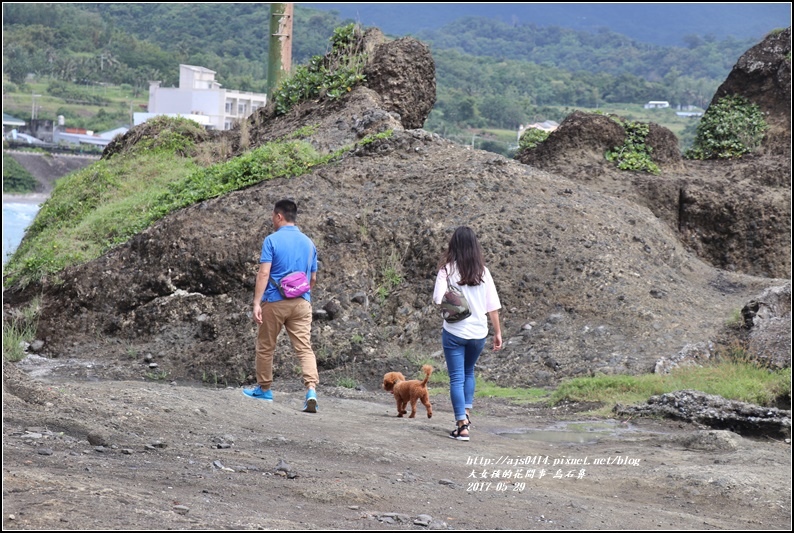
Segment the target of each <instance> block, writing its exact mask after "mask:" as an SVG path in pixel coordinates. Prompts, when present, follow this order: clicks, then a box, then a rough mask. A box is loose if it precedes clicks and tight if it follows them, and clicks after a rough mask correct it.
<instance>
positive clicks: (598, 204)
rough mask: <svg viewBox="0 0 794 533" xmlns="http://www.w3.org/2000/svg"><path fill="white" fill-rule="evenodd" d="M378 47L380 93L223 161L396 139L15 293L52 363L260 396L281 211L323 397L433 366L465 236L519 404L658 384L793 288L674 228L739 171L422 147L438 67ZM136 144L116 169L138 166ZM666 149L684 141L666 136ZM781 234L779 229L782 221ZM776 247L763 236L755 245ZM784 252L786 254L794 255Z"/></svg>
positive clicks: (505, 377)
mask: <svg viewBox="0 0 794 533" xmlns="http://www.w3.org/2000/svg"><path fill="white" fill-rule="evenodd" d="M371 46H372V53H371V57H372V58H373V63H372V64H370V65H369V66H368V67H367V68H368V72H369V76H370V78H369V85H368V86H362V87H358V88H356V89H354V90H353V91H351V92H350V93H349V94H348V95H346V96H345V97H344V98H342V99H338V100H328V99H320V100H319V101H317V102H305V103H303V104H301V105H298V106H296V107H295V108H293V109H292V110H291V111H290V112H289V113H288V114H286V115H283V116H278V117H276V116H274V115H273V114H272V112H270V111H268V110H262V111H261V112H260V113H259V114H258V115H256V116H255V117H253V118H252V119H251V120H250V121H249V122H247V123H246V124H245V125H243V126H241V128H238V129H237V130H235V131H233V132H231V133H229V134H224V135H226V137H225V138H224V139H221V140H225V141H228V144H229V145H230V146H232V150H233V152H235V153H239V152H241V151H243V150H244V149H246V148H250V147H253V146H258V145H260V144H263V143H266V142H270V141H273V140H276V139H280V138H283V137H284V136H286V135H289V134H291V133H293V132H295V131H297V130H298V129H300V128H302V127H304V126H312V127H311V128H303V129H304V130H311V131H312V133H305V134H304V135H305V136H304V137H302V138H304V139H305V140H306V141H308V142H310V143H312V145H313V146H315V148H317V149H318V150H320V151H322V152H331V151H335V150H338V149H339V148H341V147H344V146H352V145H354V144H355V143H357V142H358V141H359V140H361V139H362V138H363V137H364V136H366V135H369V134H372V133H381V132H386V131H388V130H391V131H392V132H393V134H392V135H391V136H390V137H388V138H383V139H379V140H376V141H374V142H369V143H362V144H361V145H356V146H354V148H353V149H351V150H350V151H349V152H348V153H347V154H346V155H344V156H343V157H342V158H341V159H340V160H339V161H337V162H335V163H333V164H329V165H326V166H322V167H319V168H316V169H315V170H314V171H313V172H311V173H309V174H307V175H304V176H301V177H297V178H290V179H276V180H272V181H266V182H262V183H260V184H258V185H254V186H251V187H249V188H246V189H244V190H240V191H237V192H234V193H231V194H228V195H226V196H223V197H219V198H215V199H211V200H207V201H204V202H201V203H199V204H197V205H194V206H191V207H189V208H187V209H183V210H180V211H178V212H175V213H173V214H171V215H169V216H168V217H166V218H165V219H162V220H160V221H159V222H157V223H156V224H155V225H153V226H152V227H150V228H148V229H147V230H145V231H143V232H142V233H140V234H139V235H137V236H136V237H134V238H133V239H131V240H130V241H129V242H127V243H125V244H123V245H121V246H119V247H117V248H115V249H114V250H112V251H111V252H109V253H107V254H106V255H104V256H103V257H100V258H99V259H97V260H95V261H92V262H90V263H88V264H84V265H80V266H77V267H73V268H69V269H67V270H66V271H64V272H62V273H61V275H60V276H59V278H60V280H59V282H58V283H54V282H53V283H51V282H45V283H44V284H43V285H42V286H40V287H29V288H28V289H27V290H22V289H21V288H18V287H12V288H10V289H8V290H6V291H5V294H4V302H5V303H6V305H7V306H9V309H10V308H12V307H13V308H20V307H22V306H23V305H24V304H25V302H26V301H28V300H30V299H31V298H32V297H34V296H36V295H39V294H40V295H41V296H42V312H41V316H40V319H39V333H40V339H39V340H40V344H41V345H42V346H41V348H40V350H39V351H40V353H42V354H45V355H47V356H51V357H63V358H66V357H75V358H80V359H83V360H88V361H91V367H90V369H86V370H85V372H86V373H90V374H92V375H96V374H102V375H106V376H120V377H128V376H135V375H141V374H143V373H145V372H148V371H149V365H151V364H155V363H156V364H157V365H158V369H159V370H158V371H163V372H166V373H167V374H168V375H169V376H171V377H173V378H187V379H205V380H207V379H208V380H214V381H220V382H224V381H225V382H227V383H229V384H239V383H242V382H245V381H247V380H250V379H251V372H252V370H253V346H254V333H255V327H254V325H253V323H252V321H251V316H250V313H251V303H250V302H251V296H252V294H253V287H254V279H255V274H256V270H257V266H258V265H257V261H258V257H259V250H260V246H261V242H262V239H263V238H264V237H265V236H266V235H267V234H268V233H269V232H270V230H271V228H270V224H269V217H268V214H269V213H270V211H271V210H272V206H273V204H274V202H275V201H277V200H279V199H281V198H283V197H293V198H295V199H296V201H297V202H298V205H299V209H300V216H299V220H298V225H299V226H300V227H301V229H302V230H303V231H304V232H305V233H307V234H308V235H309V236H311V237H312V238H313V239H314V241H315V242H316V243H317V246H318V250H319V259H320V271H319V276H318V285H317V286H316V288H315V289H314V291H313V295H312V297H313V306H314V309H315V319H316V320H315V324H314V327H313V344H314V347H315V349H316V351H317V355H318V361H319V364H320V367H321V369H322V372H323V374H322V375H323V378H322V379H324V380H325V379H332V377H333V376H334V375H335V373H336V374H338V375H354V376H356V377H357V378H358V379H359V380H361V381H364V382H367V383H369V384H372V386H377V385H376V384H377V383H378V381H379V380H380V377H381V376H382V374H383V372H384V371H385V370H400V371H404V373H405V371H407V372H408V373H413V372H414V371H415V370H416V368H418V366H416V365H417V361H420V360H423V359H426V358H433V357H438V354H439V353H440V328H441V318H440V316H439V314H438V311H437V309H435V307H434V306H433V304H432V302H431V293H432V288H433V282H434V277H435V268H436V263H437V260H438V259H439V257H440V254H441V252H442V250H443V249H444V247H445V246H446V243H447V240H448V238H449V236H450V235H451V232H452V230H453V229H454V228H455V227H456V226H458V225H461V224H465V225H469V226H471V227H473V228H474V229H475V231H476V232H477V234H478V235H479V237H480V239H481V241H482V244H483V246H484V248H485V250H486V254H487V257H486V259H487V263H488V265H489V267H490V268H491V271H492V272H493V275H494V279H495V281H496V285H497V288H498V290H499V293H500V296H501V300H502V305H503V309H502V311H501V316H502V322H503V332H504V337H505V341H506V349H505V350H504V351H502V352H497V353H491V352H488V351H486V352H485V353H484V355H483V357H482V358H481V360H480V370H481V372H482V374H483V377H485V378H486V379H490V380H493V381H496V382H497V383H500V384H504V385H531V384H534V385H546V384H552V383H555V382H557V381H558V380H559V379H560V378H562V377H568V376H577V375H590V374H593V373H596V372H602V373H640V372H649V371H652V370H653V368H654V366H655V364H656V361H657V360H658V359H659V358H660V357H661V356H664V355H673V354H676V353H678V352H679V351H680V350H681V349H682V347H684V346H687V345H689V344H694V343H697V342H702V341H704V340H708V339H711V338H714V337H716V336H718V335H720V334H722V333H723V331H724V323H725V321H726V320H727V319H728V318H729V317H730V316H731V314H732V313H733V312H734V311H735V310H737V309H741V308H742V306H744V305H745V303H746V302H747V301H748V300H750V299H751V298H753V297H755V296H756V295H758V294H759V293H761V291H763V290H764V289H766V288H768V287H771V286H774V285H776V284H779V283H778V282H779V280H772V279H768V277H753V276H749V275H747V274H745V273H742V272H740V271H741V270H747V271H757V272H763V273H766V274H773V273H776V272H778V271H780V270H782V267H781V264H780V263H781V260H780V259H779V257H777V256H773V257H769V256H771V252H769V250H767V249H766V248H759V250H763V252H764V255H763V257H761V256H759V257H757V258H756V262H755V263H754V264H755V265H756V268H755V269H752V268H744V269H743V268H738V267H737V268H736V269H735V270H737V271H735V272H732V271H726V270H724V269H720V268H715V267H714V266H713V265H710V264H709V263H708V262H705V261H703V260H702V259H701V258H700V257H698V256H697V255H696V254H694V253H693V252H692V250H691V248H690V247H688V245H689V246H691V245H692V240H687V235H689V233H688V232H687V231H683V230H682V229H681V228H680V227H679V223H678V222H679V221H680V220H682V218H681V215H680V214H679V210H680V209H682V205H684V206H685V204H682V203H681V201H680V199H681V197H682V195H683V196H684V197H685V198H687V197H691V196H692V194H691V193H687V194H688V196H687V194H683V193H682V192H681V191H682V189H684V190H685V191H690V190H691V189H692V188H695V187H700V188H701V189H707V188H709V187H713V184H714V182H720V183H723V182H725V183H729V182H730V180H729V179H727V178H725V177H724V176H723V174H724V170H725V166H724V164H723V163H714V166H710V165H711V163H712V162H699V163H698V167H697V168H698V169H699V170H698V174H697V176H698V178H697V180H695V179H690V178H689V177H685V174H684V172H690V171H682V170H679V167H680V165H681V164H682V163H681V162H680V161H678V159H677V158H676V157H675V154H674V152H673V151H672V150H667V151H665V150H664V149H663V148H660V150H658V152H657V154H659V156H658V157H660V162H661V163H662V165H663V167H665V168H668V167H669V168H670V169H673V170H671V172H673V171H674V172H677V173H678V174H674V175H671V176H669V177H666V176H662V177H646V176H641V177H638V176H632V175H629V176H630V177H625V176H626V175H625V174H623V175H618V174H614V175H613V174H612V171H611V170H608V169H606V167H605V166H604V165H603V164H602V163H601V162H599V161H597V157H596V156H597V154H598V153H599V151H600V150H601V148H602V147H603V146H604V145H605V144H606V143H605V142H602V141H603V139H604V138H607V137H609V141H608V142H611V140H612V137H615V138H617V136H618V131H617V130H615V128H614V127H613V124H612V123H611V122H608V121H609V119H605V120H602V118H598V119H592V120H591V119H589V118H587V117H584V118H582V117H581V115H578V114H577V115H576V116H574V117H572V118H571V120H572V121H573V120H580V119H581V120H582V127H583V128H587V126H588V125H590V124H592V125H595V126H597V128H598V132H603V133H597V132H596V133H595V134H592V133H590V134H589V135H588V132H587V131H584V132H581V131H579V132H577V133H576V134H577V135H580V137H581V141H576V142H573V141H568V145H569V146H571V147H572V148H571V149H570V150H569V151H568V153H567V155H566V157H568V158H570V159H571V160H573V161H574V162H575V161H576V160H577V159H576V158H575V157H571V155H572V154H571V151H573V152H574V153H578V152H581V153H583V154H585V155H583V156H582V157H581V158H579V160H581V161H584V160H586V161H587V164H588V165H590V168H599V169H603V173H602V174H601V175H599V174H595V178H594V179H584V174H583V173H582V172H581V170H580V169H576V172H572V174H571V175H568V174H567V172H566V171H565V168H563V167H559V168H557V169H555V170H558V173H556V174H552V173H549V172H547V171H545V170H543V169H542V168H540V167H541V166H542V165H540V164H532V165H526V164H523V163H520V162H518V161H514V160H509V159H506V158H504V157H501V156H498V155H494V154H492V153H489V152H483V151H478V150H469V149H468V148H467V147H465V146H461V145H457V144H453V143H450V142H448V141H445V140H444V139H442V138H440V137H438V136H437V135H433V134H430V133H427V132H425V131H423V130H421V129H415V128H416V127H417V126H418V125H421V123H422V122H423V121H424V119H425V118H426V116H427V113H428V112H429V109H430V107H432V101H431V100H432V91H431V88H432V87H434V84H435V80H434V77H433V72H432V69H431V68H430V67H431V62H430V58H429V55H428V54H427V49H426V48H425V47H424V46H423V45H421V43H418V42H416V41H414V40H412V39H401V40H399V41H395V42H392V43H382V44H377V43H375V42H372V43H371ZM417 55H418V59H417V60H416V61H415V68H407V66H406V68H404V69H400V68H396V67H397V66H398V59H399V58H404V59H401V60H402V61H406V62H408V63H410V62H412V61H414V59H415V57H416V56H417ZM409 87H415V88H416V91H415V92H414V93H412V92H411V91H408V90H407V88H409ZM412 99H413V100H412ZM561 131H563V132H565V131H566V128H561ZM128 135H129V134H128ZM131 139H134V135H132V136H130V137H127V140H128V141H130V142H132V141H131ZM594 139H595V141H594ZM218 140H219V139H218V138H213V139H210V140H208V141H207V142H216V141H218ZM123 142H124V141H123V140H122V142H121V144H120V145H119V146H117V151H116V152H114V153H121V152H123ZM653 142H658V143H659V145H660V146H663V145H664V144H665V143H669V142H671V140H670V136H669V135H668V134H667V133H665V132H663V131H657V132H655V134H654V141H653ZM599 143H600V144H599ZM562 144H565V143H562ZM593 146H596V148H595V149H594V148H592V147H593ZM577 150H578V152H577ZM557 161H558V163H559V160H557ZM747 168H750V167H747ZM607 175H608V176H609V179H610V180H612V181H611V182H608V180H606V179H604V178H603V176H607ZM715 175H716V176H717V177H716V178H715V177H714V176H715ZM720 180H722V181H720ZM657 182H658V183H659V184H661V185H660V186H659V191H660V192H659V193H658V194H657V196H656V197H659V198H662V197H663V196H665V195H669V196H671V198H669V203H668V202H667V201H664V202H654V201H651V199H653V198H655V197H654V196H653V194H650V192H652V191H654V190H656V189H655V187H653V184H654V183H657ZM671 183H672V184H673V185H669V184H671ZM618 188H622V189H623V190H625V191H627V192H625V193H622V192H621V191H620V190H618ZM699 190H700V189H699ZM785 190H786V189H785V188H783V187H780V194H781V195H783V194H784V192H785ZM649 191H650V192H649ZM605 192H606V193H608V194H606V193H605ZM751 192H752V191H751ZM641 193H642V194H641ZM737 194H738V192H737ZM742 198H744V201H748V199H747V198H746V197H744V196H743V197H742ZM737 199H738V196H737ZM665 200H667V198H666V197H665ZM753 201H754V202H756V204H754V206H753V208H755V209H757V202H758V200H757V199H753ZM653 206H655V208H651V207H653ZM747 210H748V211H749V210H750V208H748V209H747ZM768 212H769V211H767V213H768ZM776 213H780V214H779V215H776V216H779V217H780V219H783V213H782V208H781V210H779V211H776ZM670 217H672V218H673V219H674V221H675V223H672V222H673V221H671V220H670V219H669V218H670ZM768 218H769V217H768V216H767V219H768ZM683 220H686V219H683ZM759 222H760V221H759ZM784 222H785V220H780V224H784ZM768 231H769V225H768V220H766V221H764V222H763V223H760V224H759V227H758V231H757V233H756V234H757V235H767V232H768ZM769 238H770V240H775V242H776V244H777V245H778V246H779V247H780V242H779V239H780V234H778V233H771V232H770V233H769ZM734 239H735V241H736V242H742V243H744V242H745V240H744V239H743V238H742V237H741V236H734ZM697 242H705V241H697ZM753 242H755V241H753ZM701 254H702V252H701ZM702 255H703V256H706V255H707V254H702ZM741 257H742V258H744V256H743V255H742V256H741ZM731 260H733V259H731ZM735 262H736V264H737V265H738V266H746V265H750V262H749V260H748V261H747V262H746V263H745V262H742V261H739V260H736V261H735ZM12 314H13V313H12ZM282 342H283V343H284V344H283V345H282V346H281V348H280V349H279V350H278V352H277V359H276V371H277V375H278V376H280V377H281V378H288V377H290V376H291V372H292V367H293V364H292V355H291V350H290V349H289V348H288V346H287V344H286V339H282ZM415 366H416V368H414V367H415ZM419 366H421V365H419Z"/></svg>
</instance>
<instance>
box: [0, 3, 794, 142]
mask: <svg viewBox="0 0 794 533" xmlns="http://www.w3.org/2000/svg"><path fill="white" fill-rule="evenodd" d="M436 7H437V6H436ZM269 16H270V4H263V3H225V4H221V3H149V4H143V3H58V4H19V3H4V4H3V79H4V83H3V87H4V91H9V90H10V91H12V92H13V90H14V85H15V84H22V83H24V81H25V80H26V78H27V76H28V75H29V74H31V73H32V74H34V76H36V77H37V78H38V79H49V80H51V82H50V89H51V90H49V91H48V93H49V94H51V95H53V96H55V95H57V94H66V93H68V92H69V87H68V85H69V84H77V85H94V84H97V83H112V84H128V85H130V86H132V87H135V88H136V90H137V91H138V93H139V94H145V91H146V90H147V89H148V82H149V81H150V80H160V81H162V82H163V85H164V86H168V85H175V84H177V82H178V75H179V70H178V65H179V64H180V63H187V64H193V65H198V66H202V67H206V68H209V69H212V70H214V71H216V73H217V76H216V79H217V80H218V81H219V82H220V83H221V84H222V85H223V86H224V87H228V88H231V89H237V90H244V91H256V92H265V91H266V86H267V83H266V73H267V48H268V32H269ZM349 22H353V20H351V19H345V20H342V19H341V18H340V16H339V13H338V12H336V11H328V10H320V9H315V8H313V5H312V4H308V5H303V4H301V5H296V6H295V20H294V23H293V48H292V50H293V64H302V63H305V62H306V61H307V60H308V59H309V58H310V57H311V56H313V55H317V54H323V53H325V52H326V51H327V47H328V44H329V38H330V36H331V35H332V34H333V30H334V29H335V28H337V27H340V26H343V25H345V24H347V23H349ZM420 22H421V21H420ZM783 22H785V21H783ZM417 37H418V38H419V39H421V40H422V41H424V42H426V43H428V44H429V46H430V47H431V50H432V52H433V56H434V59H435V61H436V69H437V78H438V102H437V105H436V112H435V113H434V114H433V115H432V116H431V125H432V126H433V127H439V126H440V125H441V124H442V123H443V124H444V125H447V124H448V125H450V126H453V127H455V128H460V127H471V126H476V127H486V126H488V127H498V128H515V126H516V125H517V124H519V123H523V122H524V121H525V120H528V119H532V118H533V117H536V116H544V117H545V118H552V119H557V118H560V117H559V116H555V114H554V112H553V111H551V110H545V109H543V106H580V107H598V106H599V105H600V104H604V103H619V102H626V103H635V104H638V103H643V102H645V101H648V100H668V101H670V102H671V103H672V104H683V105H698V106H700V107H703V106H705V105H706V104H707V102H708V101H709V99H710V98H711V96H712V95H713V93H714V91H715V90H716V87H717V86H718V85H719V84H720V83H721V82H722V81H723V80H724V79H725V77H726V76H727V74H728V73H729V72H730V69H731V67H732V66H733V64H734V63H735V62H736V60H737V59H738V58H739V56H740V55H741V54H742V53H743V52H744V51H746V50H747V49H748V48H750V47H751V46H752V45H753V44H754V43H755V42H756V41H754V40H752V39H745V40H737V39H735V38H732V37H729V38H726V39H723V40H717V39H716V38H714V37H713V36H703V37H700V36H698V35H690V36H689V38H688V41H687V42H688V45H687V46H686V47H669V46H667V47H666V46H659V45H653V44H648V43H644V42H639V41H636V40H634V39H631V38H629V37H626V36H624V35H620V34H617V33H615V32H613V31H610V30H607V29H601V30H599V31H596V32H592V31H584V30H573V29H568V28H565V27H560V26H546V27H543V26H539V25H536V24H530V23H527V24H518V23H515V22H514V23H507V22H503V21H500V20H498V19H496V18H494V19H487V18H473V17H465V18H460V19H458V20H454V21H452V22H450V23H448V24H446V25H444V26H443V27H440V28H437V29H431V30H424V31H421V32H419V33H418V34H417ZM7 82H11V83H10V84H9V83H7ZM64 84H66V85H64ZM560 112H561V111H557V113H558V114H559V113H560ZM45 118H46V117H45ZM49 118H54V117H49Z"/></svg>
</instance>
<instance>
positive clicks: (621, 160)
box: [606, 117, 660, 174]
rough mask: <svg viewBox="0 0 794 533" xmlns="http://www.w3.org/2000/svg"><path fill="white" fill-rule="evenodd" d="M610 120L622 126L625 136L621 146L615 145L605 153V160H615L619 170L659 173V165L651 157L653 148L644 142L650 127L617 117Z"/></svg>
mask: <svg viewBox="0 0 794 533" xmlns="http://www.w3.org/2000/svg"><path fill="white" fill-rule="evenodd" d="M612 120H614V121H615V122H617V123H618V124H620V125H621V126H623V130H624V131H625V132H626V137H625V140H624V142H623V146H616V147H615V148H614V149H613V150H610V151H608V152H607V153H606V159H607V161H615V162H617V165H618V168H619V169H620V170H635V171H639V172H649V173H651V174H659V173H660V170H659V166H658V165H657V164H656V163H654V162H653V159H651V152H652V151H653V148H651V147H650V146H648V145H647V144H645V141H646V139H647V138H648V133H649V131H650V127H649V126H648V124H643V123H642V122H631V121H628V120H622V119H620V118H619V117H612Z"/></svg>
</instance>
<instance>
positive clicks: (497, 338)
mask: <svg viewBox="0 0 794 533" xmlns="http://www.w3.org/2000/svg"><path fill="white" fill-rule="evenodd" d="M488 318H490V319H491V324H493V351H495V352H496V351H498V350H501V349H502V326H501V325H500V324H499V310H498V309H497V310H496V311H488Z"/></svg>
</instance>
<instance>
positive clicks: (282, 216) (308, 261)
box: [243, 200, 320, 413]
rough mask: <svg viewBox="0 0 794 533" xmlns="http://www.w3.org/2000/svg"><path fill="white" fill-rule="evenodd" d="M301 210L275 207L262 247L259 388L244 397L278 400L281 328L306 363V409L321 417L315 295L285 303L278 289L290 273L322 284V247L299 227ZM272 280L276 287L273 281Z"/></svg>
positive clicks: (257, 310)
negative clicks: (277, 353) (276, 376)
mask: <svg viewBox="0 0 794 533" xmlns="http://www.w3.org/2000/svg"><path fill="white" fill-rule="evenodd" d="M297 216H298V206H297V204H296V203H295V202H293V201H292V200H279V201H278V202H276V205H275V207H274V208H273V229H274V230H275V231H274V232H273V233H271V234H270V235H268V236H267V237H266V238H265V241H264V242H263V243H262V253H261V256H260V258H259V272H258V273H257V275H256V287H255V289H254V321H255V322H256V323H257V324H259V330H258V333H257V339H256V381H257V386H256V387H254V388H251V389H243V394H245V395H246V396H249V397H251V398H256V399H259V400H266V401H271V402H272V401H273V391H271V390H270V386H271V384H272V383H273V354H274V352H275V351H276V340H277V339H278V334H279V333H280V332H281V328H282V327H284V328H286V330H287V334H288V335H289V339H290V342H291V343H292V348H293V350H295V354H296V355H297V357H298V360H299V361H300V364H301V369H302V372H303V384H304V386H305V387H306V389H307V391H306V400H305V402H304V405H303V410H304V411H305V412H307V413H316V412H317V393H316V391H315V387H316V386H317V383H318V382H319V381H320V376H319V374H318V372H317V359H316V358H315V355H314V351H313V350H312V345H311V328H312V305H311V291H309V292H306V293H305V294H303V295H302V296H299V297H297V298H285V297H284V296H282V294H281V293H280V292H279V290H278V287H277V286H276V285H275V284H276V283H279V282H280V281H281V278H283V277H284V276H285V275H287V274H289V273H291V272H303V273H305V274H306V277H307V278H309V284H310V286H311V287H312V288H313V287H314V284H315V282H316V280H317V247H316V246H315V245H314V243H313V242H312V240H311V239H310V238H309V237H307V236H306V235H304V234H303V233H302V232H301V231H300V229H298V227H297V226H296V225H295V221H296V219H297ZM271 278H272V282H271Z"/></svg>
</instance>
